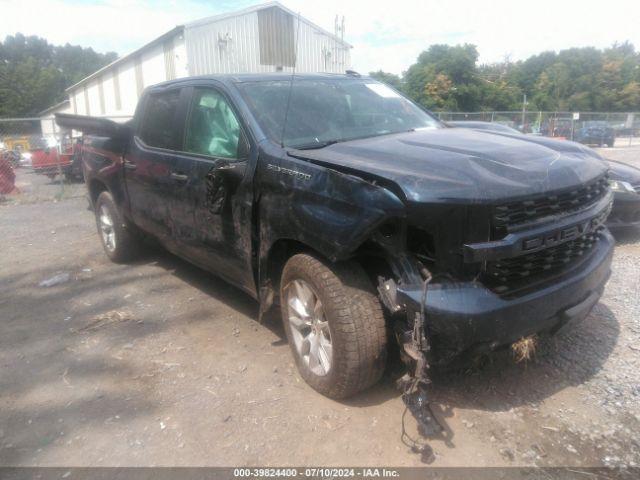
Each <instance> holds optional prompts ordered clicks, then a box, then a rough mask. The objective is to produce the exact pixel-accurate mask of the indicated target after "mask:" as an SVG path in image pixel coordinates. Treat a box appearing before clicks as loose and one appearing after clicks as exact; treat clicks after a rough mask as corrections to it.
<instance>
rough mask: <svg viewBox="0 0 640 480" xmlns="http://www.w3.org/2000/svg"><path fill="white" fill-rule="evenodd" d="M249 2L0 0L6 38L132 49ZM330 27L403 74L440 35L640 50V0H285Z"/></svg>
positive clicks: (500, 46)
mask: <svg viewBox="0 0 640 480" xmlns="http://www.w3.org/2000/svg"><path fill="white" fill-rule="evenodd" d="M256 3H263V2H261V1H260V0H258V1H246V0H238V1H232V0H208V1H206V0H184V1H177V0H130V1H125V0H0V38H4V37H5V36H6V35H11V34H14V33H16V32H21V33H24V34H29V35H38V36H41V37H44V38H46V39H47V40H48V41H49V42H51V43H53V44H65V43H71V44H74V45H82V46H84V47H92V48H93V49H94V50H97V51H99V52H107V51H115V52H117V53H118V54H119V55H123V54H126V53H129V52H130V51H133V50H135V49H136V48H138V47H140V46H142V45H144V44H145V43H147V42H148V41H150V40H152V39H153V38H155V37H157V36H158V35H160V34H162V33H164V32H165V31H167V30H170V29H171V28H173V27H174V26H176V25H179V24H182V23H184V22H188V21H191V20H197V19H200V18H203V17H207V16H210V15H216V14H219V13H224V12H229V11H233V10H238V9H242V8H245V7H248V6H251V5H255V4H256ZM281 3H282V4H283V5H285V6H286V7H288V8H289V9H291V10H293V11H294V12H300V14H301V15H302V16H303V17H306V18H307V19H309V20H311V21H312V22H314V23H316V24H318V25H320V26H321V27H323V28H325V29H326V30H329V31H331V32H333V26H334V19H335V17H336V15H340V16H344V17H345V25H346V28H345V40H346V41H348V42H349V43H351V44H352V45H353V50H352V55H351V59H352V67H353V69H354V70H356V71H359V72H363V73H364V72H370V71H375V70H380V69H382V70H384V71H387V72H392V73H397V74H399V73H401V72H402V71H404V70H406V69H407V68H408V67H409V66H410V65H411V64H412V63H413V62H414V61H415V59H416V58H417V56H418V54H419V53H420V52H421V51H423V50H425V49H426V48H427V47H428V46H429V45H431V44H434V43H445V44H450V45H455V44H461V43H472V44H475V45H476V46H477V47H478V51H479V53H480V62H481V63H491V62H498V61H502V60H504V59H505V58H509V59H510V60H512V61H516V60H521V59H525V58H527V57H529V56H530V55H532V54H536V53H539V52H542V51H545V50H560V49H565V48H569V47H581V46H595V47H599V48H603V47H607V46H610V45H611V44H613V43H614V42H624V41H630V42H631V43H633V44H634V45H635V46H636V48H637V49H640V0H609V1H607V2H602V1H597V2H596V1H595V0H553V1H549V0H537V1H535V2H531V1H529V2H523V1H518V0H511V1H502V0H496V1H491V0H457V1H455V0H454V1H442V0H440V1H434V0H395V1H393V2H392V1H385V2H381V1H375V0H282V1H281Z"/></svg>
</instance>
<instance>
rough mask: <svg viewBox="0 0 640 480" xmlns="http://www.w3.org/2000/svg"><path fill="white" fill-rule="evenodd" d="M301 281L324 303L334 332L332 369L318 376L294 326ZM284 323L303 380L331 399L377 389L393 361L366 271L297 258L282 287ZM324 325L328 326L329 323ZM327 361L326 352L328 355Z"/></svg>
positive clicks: (349, 264)
mask: <svg viewBox="0 0 640 480" xmlns="http://www.w3.org/2000/svg"><path fill="white" fill-rule="evenodd" d="M295 280H302V281H304V282H306V284H307V285H308V286H310V287H311V289H312V290H313V293H314V294H315V295H316V296H317V297H318V298H319V300H320V301H321V302H322V303H321V305H322V309H323V311H324V315H323V318H324V319H325V320H326V322H327V323H328V329H329V331H330V342H331V344H332V347H331V351H332V353H331V366H330V368H329V369H328V371H327V372H325V373H324V374H323V375H318V374H316V373H314V372H313V371H312V370H311V368H310V366H309V364H308V363H307V362H306V361H305V359H304V358H303V354H301V353H299V351H298V348H297V347H296V344H295V341H294V338H293V335H294V333H293V329H294V328H295V327H293V326H292V324H291V322H290V321H289V306H288V301H289V300H290V298H291V292H290V291H289V290H287V289H288V288H292V287H291V286H292V285H294V284H293V283H292V282H294V281H295ZM280 298H281V305H282V308H281V310H282V321H283V324H284V329H285V331H286V334H287V339H288V340H289V345H290V347H291V351H292V353H293V356H294V358H295V361H296V365H297V367H298V370H299V372H300V375H301V376H302V377H303V378H304V380H305V381H306V382H307V383H308V384H309V385H310V386H311V387H312V388H314V389H315V390H317V391H318V392H320V393H322V394H323V395H325V396H327V397H330V398H335V399H338V398H346V397H349V396H352V395H355V394H356V393H359V392H361V391H362V390H364V389H366V388H368V387H370V386H371V385H373V384H375V383H376V382H377V381H378V380H379V379H380V377H381V376H382V374H383V372H384V369H385V364H386V360H387V332H386V327H385V319H384V315H383V312H382V307H381V305H380V302H379V300H378V298H377V296H376V294H375V293H374V290H373V287H372V285H371V282H370V281H369V279H368V278H367V276H366V274H365V273H364V271H363V270H362V268H361V267H360V265H358V264H356V263H354V262H345V263H341V264H335V265H326V264H325V263H323V262H321V261H320V260H318V259H317V258H315V257H313V256H312V255H308V254H297V255H294V256H293V257H291V258H290V259H289V260H288V261H287V263H286V265H285V267H284V270H283V272H282V279H281V282H280ZM323 323H324V322H323ZM325 355H326V352H325Z"/></svg>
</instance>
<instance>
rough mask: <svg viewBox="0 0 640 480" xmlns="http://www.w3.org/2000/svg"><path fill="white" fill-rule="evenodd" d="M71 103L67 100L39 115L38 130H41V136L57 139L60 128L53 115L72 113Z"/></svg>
mask: <svg viewBox="0 0 640 480" xmlns="http://www.w3.org/2000/svg"><path fill="white" fill-rule="evenodd" d="M72 112H73V110H72V109H71V103H70V102H69V100H63V101H62V102H60V103H56V104H55V105H53V106H51V107H49V108H47V109H46V110H43V111H41V112H40V113H39V117H40V128H41V130H42V136H43V137H46V138H49V137H57V136H58V135H59V134H60V132H61V128H60V127H59V126H58V124H57V123H56V120H55V117H54V114H56V113H72Z"/></svg>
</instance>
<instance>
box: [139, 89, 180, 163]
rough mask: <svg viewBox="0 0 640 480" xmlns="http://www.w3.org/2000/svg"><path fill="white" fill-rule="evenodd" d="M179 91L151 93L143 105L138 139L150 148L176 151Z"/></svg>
mask: <svg viewBox="0 0 640 480" xmlns="http://www.w3.org/2000/svg"><path fill="white" fill-rule="evenodd" d="M179 98H180V90H179V89H175V90H169V91H166V92H160V93H152V94H150V95H149V98H148V99H147V101H146V104H145V112H144V117H143V120H142V127H141V128H140V138H141V139H142V141H143V142H144V143H145V144H147V145H148V146H150V147H156V148H164V149H167V150H175V149H176V138H178V136H177V135H176V129H175V117H176V111H177V109H178V103H179Z"/></svg>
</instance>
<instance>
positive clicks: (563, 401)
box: [0, 148, 640, 466]
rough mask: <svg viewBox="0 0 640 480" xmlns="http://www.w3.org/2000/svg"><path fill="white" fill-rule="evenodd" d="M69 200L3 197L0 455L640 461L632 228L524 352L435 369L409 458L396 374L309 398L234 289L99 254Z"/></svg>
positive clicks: (85, 459) (29, 461)
mask: <svg viewBox="0 0 640 480" xmlns="http://www.w3.org/2000/svg"><path fill="white" fill-rule="evenodd" d="M605 153H606V155H607V157H608V158H617V159H620V160H623V161H628V162H629V163H632V164H633V163H637V159H640V149H634V148H613V149H606V152H605ZM638 166H640V165H638ZM33 177H34V176H33V175H31V176H29V174H27V173H20V174H19V179H18V180H19V182H23V188H22V190H23V193H22V195H24V196H25V197H28V195H26V194H25V191H27V189H26V186H27V185H28V184H31V185H34V182H36V183H37V182H39V181H40V180H42V179H40V178H35V179H34V178H33ZM43 178H45V179H46V177H43ZM46 180H48V179H46ZM33 188H34V189H35V190H36V191H39V192H42V191H43V190H42V189H43V188H50V185H48V184H47V183H46V181H44V184H42V185H41V184H36V185H35V186H34V187H33ZM81 195H83V193H82V190H81V189H78V190H77V191H76V193H75V194H74V195H72V198H67V199H62V200H60V201H57V202H39V203H33V202H31V201H28V200H29V199H28V198H25V197H23V198H22V199H19V200H18V201H17V200H16V199H12V200H9V202H6V203H5V204H4V205H2V206H0V238H2V241H3V248H2V249H0V265H1V268H2V270H1V272H2V273H1V274H0V465H5V466H6V465H48V466H55V465H58V466H63V465H64V466H69V465H74V466H90V465H117V466H142V465H145V466H146V465H193V466H201V465H244V464H248V465H310V466H318V465H354V464H358V465H393V466H401V465H422V464H423V462H428V463H430V464H431V465H434V466H496V465H543V466H558V465H572V466H602V465H623V464H624V465H634V464H640V444H639V440H638V439H639V438H640V361H639V360H638V359H639V356H640V232H637V231H631V232H625V233H621V234H619V235H618V245H617V247H616V252H615V257H614V265H613V275H612V277H611V280H610V281H609V283H608V285H607V288H606V290H605V294H604V296H603V298H602V300H601V302H600V303H599V304H598V305H597V306H596V308H595V309H594V311H593V312H592V313H591V315H589V317H588V318H587V319H586V320H585V321H584V322H582V323H581V324H579V325H576V326H575V328H573V329H572V330H570V331H567V332H564V333H562V334H559V335H558V336H557V337H555V338H553V339H550V340H546V341H544V342H542V344H541V345H540V347H539V349H538V351H537V354H536V356H535V358H534V359H533V360H532V361H530V362H528V363H526V364H525V363H520V364H516V363H515V362H514V361H513V359H512V358H511V356H510V355H509V354H508V353H507V352H505V353H500V354H496V355H494V356H492V357H491V359H490V361H489V362H488V363H487V364H485V365H483V366H482V367H475V368H473V369H470V370H469V371H465V372H455V373H449V374H446V375H445V374H440V375H438V376H436V378H435V383H434V386H433V393H432V395H433V399H434V405H435V410H436V412H437V414H438V416H439V417H440V418H441V420H442V421H443V422H444V423H445V424H446V426H447V429H446V431H445V432H444V434H442V435H440V436H438V437H437V438H432V439H430V440H429V444H430V446H431V447H432V448H433V452H434V453H433V455H432V456H425V457H421V456H420V455H417V454H415V453H413V452H412V451H411V450H410V449H409V448H408V447H407V446H405V445H404V444H403V443H402V442H401V441H400V434H401V417H402V413H403V404H402V401H401V399H400V396H399V393H398V392H397V391H396V390H395V388H394V386H393V378H392V375H390V374H389V375H387V376H386V377H385V378H384V379H383V381H382V382H381V383H380V384H379V385H377V386H376V387H374V388H372V389H371V390H369V391H367V392H365V393H363V394H361V395H359V396H358V397H356V398H354V399H351V400H348V401H344V402H336V401H332V400H329V399H326V398H324V397H322V396H320V395H318V394H317V393H315V392H314V391H313V390H311V389H310V388H309V387H307V386H306V384H304V382H303V381H302V380H301V379H300V377H299V376H298V374H297V372H296V371H295V368H294V366H293V363H292V360H291V357H290V352H289V350H288V346H287V345H286V342H285V340H284V335H283V332H282V329H281V326H280V324H279V321H278V319H276V318H270V319H267V320H266V321H265V323H263V324H259V323H258V322H257V320H256V319H257V313H258V310H257V305H256V304H255V302H254V301H253V300H252V299H251V298H249V297H248V296H246V295H245V294H243V293H242V292H240V291H238V290H236V289H234V288H232V287H230V286H228V285H227V284H225V283H224V282H222V281H220V280H218V279H216V278H215V277H212V276H211V275H208V274H206V273H205V272H202V271H201V270H199V269H197V268H195V267H193V266H191V265H189V264H187V263H185V262H183V261H181V260H179V259H177V258H175V257H173V256H171V255H169V254H167V253H164V252H162V251H159V250H154V249H150V250H149V252H148V253H147V255H146V256H145V257H144V258H143V259H141V260H140V261H138V262H136V263H134V264H132V265H115V264H112V263H110V262H109V261H108V260H107V259H106V257H105V256H104V255H103V253H102V251H101V248H100V244H99V241H98V238H97V235H96V233H95V224H94V221H93V217H92V214H91V213H90V212H89V211H88V210H87V204H86V200H85V199H84V198H82V197H81ZM56 276H57V282H59V283H56V282H55V281H54V282H51V283H54V285H51V286H44V285H41V283H42V282H43V281H46V280H49V279H52V278H54V277H56ZM45 285H46V283H45ZM395 365H396V366H397V363H396V364H395ZM406 423H407V429H408V431H409V433H411V434H415V424H414V421H413V419H412V418H411V417H410V415H409V416H407V421H406Z"/></svg>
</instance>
